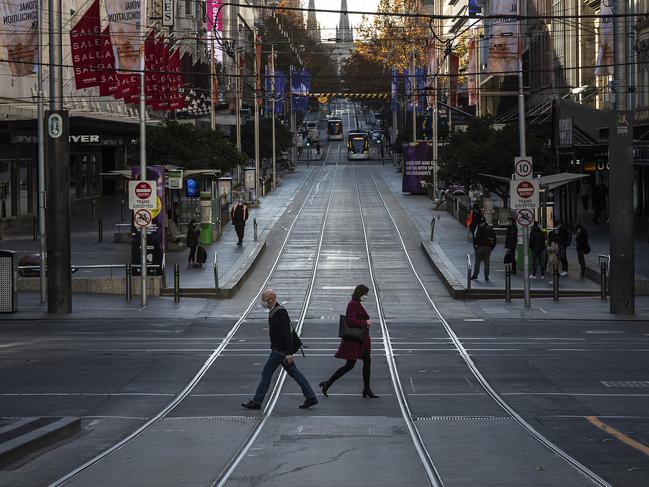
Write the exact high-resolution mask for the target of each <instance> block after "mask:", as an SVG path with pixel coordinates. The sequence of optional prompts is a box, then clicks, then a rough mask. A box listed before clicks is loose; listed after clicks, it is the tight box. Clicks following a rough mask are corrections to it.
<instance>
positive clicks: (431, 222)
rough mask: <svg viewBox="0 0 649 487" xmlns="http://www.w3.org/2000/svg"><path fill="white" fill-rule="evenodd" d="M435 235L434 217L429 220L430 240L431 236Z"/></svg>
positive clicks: (431, 239)
mask: <svg viewBox="0 0 649 487" xmlns="http://www.w3.org/2000/svg"><path fill="white" fill-rule="evenodd" d="M434 235H435V217H433V219H432V220H431V221H430V241H431V242H432V241H433V236H434Z"/></svg>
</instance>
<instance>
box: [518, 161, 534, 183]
mask: <svg viewBox="0 0 649 487" xmlns="http://www.w3.org/2000/svg"><path fill="white" fill-rule="evenodd" d="M532 167H533V166H532V158H531V157H515V158H514V173H515V174H516V179H531V178H532Z"/></svg>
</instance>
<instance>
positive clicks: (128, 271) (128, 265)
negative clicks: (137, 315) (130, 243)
mask: <svg viewBox="0 0 649 487" xmlns="http://www.w3.org/2000/svg"><path fill="white" fill-rule="evenodd" d="M132 275H133V271H132V270H131V263H130V262H127V263H126V301H130V300H131V298H132V297H133V293H132V290H131V276H132Z"/></svg>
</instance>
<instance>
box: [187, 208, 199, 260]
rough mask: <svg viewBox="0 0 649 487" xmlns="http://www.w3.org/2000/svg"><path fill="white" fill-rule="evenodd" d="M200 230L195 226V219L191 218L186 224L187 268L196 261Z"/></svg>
mask: <svg viewBox="0 0 649 487" xmlns="http://www.w3.org/2000/svg"><path fill="white" fill-rule="evenodd" d="M199 235H200V230H199V229H198V228H196V220H194V219H193V218H192V220H191V221H190V222H189V224H188V225H187V240H186V242H187V247H188V248H189V257H188V259H187V269H191V268H192V267H193V266H194V264H195V263H196V248H197V247H198V236H199Z"/></svg>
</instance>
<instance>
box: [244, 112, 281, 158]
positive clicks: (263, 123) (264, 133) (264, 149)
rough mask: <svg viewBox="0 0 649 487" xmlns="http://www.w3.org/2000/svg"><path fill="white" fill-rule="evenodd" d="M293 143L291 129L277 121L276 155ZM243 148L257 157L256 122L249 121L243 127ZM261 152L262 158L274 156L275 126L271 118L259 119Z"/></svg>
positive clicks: (249, 154)
mask: <svg viewBox="0 0 649 487" xmlns="http://www.w3.org/2000/svg"><path fill="white" fill-rule="evenodd" d="M291 144H292V137H291V133H290V132H289V130H288V129H287V128H286V127H284V126H283V125H282V124H280V123H279V122H278V121H275V148H276V150H277V154H276V156H279V153H280V152H282V151H285V150H288V149H289V148H290V147H291ZM241 150H242V151H243V152H244V153H245V154H247V156H248V157H249V158H251V159H253V158H254V157H255V123H254V121H252V120H251V121H248V122H246V123H245V124H243V126H242V127H241ZM259 154H260V157H261V158H262V159H270V158H272V157H273V127H272V120H271V119H270V118H262V119H261V120H259Z"/></svg>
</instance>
